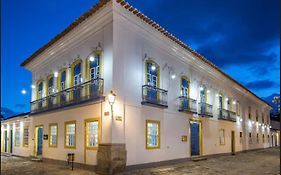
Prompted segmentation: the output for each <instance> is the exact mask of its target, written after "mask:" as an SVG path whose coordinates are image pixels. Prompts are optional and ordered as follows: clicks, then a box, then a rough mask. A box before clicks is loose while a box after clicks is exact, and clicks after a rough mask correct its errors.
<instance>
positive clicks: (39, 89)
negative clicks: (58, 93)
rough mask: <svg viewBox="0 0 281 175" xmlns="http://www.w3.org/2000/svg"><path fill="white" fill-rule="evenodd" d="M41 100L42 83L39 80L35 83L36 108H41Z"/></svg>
mask: <svg viewBox="0 0 281 175" xmlns="http://www.w3.org/2000/svg"><path fill="white" fill-rule="evenodd" d="M42 98H43V81H42V80H39V81H38V82H37V100H38V101H37V105H38V106H37V108H38V109H40V108H42V106H43V103H42Z"/></svg>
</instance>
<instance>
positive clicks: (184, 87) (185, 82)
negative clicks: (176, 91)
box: [181, 76, 190, 98]
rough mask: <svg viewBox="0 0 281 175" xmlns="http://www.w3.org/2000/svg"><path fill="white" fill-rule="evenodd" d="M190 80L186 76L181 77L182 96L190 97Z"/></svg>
mask: <svg viewBox="0 0 281 175" xmlns="http://www.w3.org/2000/svg"><path fill="white" fill-rule="evenodd" d="M189 86H190V81H189V79H188V78H187V77H186V76H182V77H181V96H183V97H187V98H189V95H190V94H189V92H190V88H189Z"/></svg>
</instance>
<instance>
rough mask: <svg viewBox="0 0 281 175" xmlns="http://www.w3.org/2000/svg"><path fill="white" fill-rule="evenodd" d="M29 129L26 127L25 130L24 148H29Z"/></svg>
mask: <svg viewBox="0 0 281 175" xmlns="http://www.w3.org/2000/svg"><path fill="white" fill-rule="evenodd" d="M28 128H29V127H28V126H25V127H24V128H23V146H24V147H28V136H29V129H28Z"/></svg>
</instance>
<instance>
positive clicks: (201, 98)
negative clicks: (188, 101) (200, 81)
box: [200, 85, 207, 103]
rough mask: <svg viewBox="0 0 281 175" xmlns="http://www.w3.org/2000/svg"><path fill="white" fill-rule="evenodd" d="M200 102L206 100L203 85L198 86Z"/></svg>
mask: <svg viewBox="0 0 281 175" xmlns="http://www.w3.org/2000/svg"><path fill="white" fill-rule="evenodd" d="M200 102H201V103H206V102H207V92H206V87H205V86H204V85H202V86H200Z"/></svg>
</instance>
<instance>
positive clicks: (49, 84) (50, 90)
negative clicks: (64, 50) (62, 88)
mask: <svg viewBox="0 0 281 175" xmlns="http://www.w3.org/2000/svg"><path fill="white" fill-rule="evenodd" d="M46 91H47V92H46V95H47V96H49V95H51V94H52V93H53V92H54V76H53V74H51V75H49V76H48V77H47V81H46Z"/></svg>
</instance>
